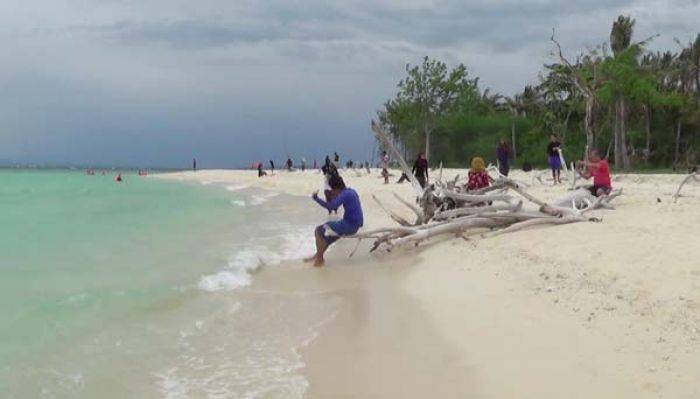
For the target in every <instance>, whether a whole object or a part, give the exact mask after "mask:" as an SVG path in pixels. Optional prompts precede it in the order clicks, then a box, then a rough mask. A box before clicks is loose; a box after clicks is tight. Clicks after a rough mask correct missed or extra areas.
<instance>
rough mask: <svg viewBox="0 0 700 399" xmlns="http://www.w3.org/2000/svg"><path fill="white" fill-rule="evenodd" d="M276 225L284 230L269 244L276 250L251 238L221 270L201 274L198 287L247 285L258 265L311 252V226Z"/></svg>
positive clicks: (298, 256)
mask: <svg viewBox="0 0 700 399" xmlns="http://www.w3.org/2000/svg"><path fill="white" fill-rule="evenodd" d="M279 227H280V228H281V229H284V230H283V232H282V233H281V234H280V235H279V236H278V237H276V239H275V240H273V241H277V244H278V245H272V246H273V247H276V248H278V249H277V250H274V249H273V248H271V247H268V246H267V245H258V244H254V243H253V241H250V242H248V243H246V244H245V245H243V247H242V248H241V249H240V250H238V251H236V252H235V253H234V254H233V256H232V257H231V259H230V260H229V262H228V264H227V266H226V267H225V268H224V269H223V270H220V271H218V272H217V273H214V274H209V275H206V276H202V277H201V279H200V280H199V284H198V286H199V288H200V289H202V290H204V291H210V292H211V291H221V290H233V289H236V288H240V287H247V286H249V285H250V284H251V282H252V274H253V273H255V272H256V271H257V270H258V269H259V268H260V267H262V266H266V265H276V264H280V263H281V262H284V261H288V260H295V259H301V258H302V257H304V256H305V255H308V254H310V253H312V252H313V251H314V240H313V239H312V238H313V237H312V236H311V232H312V231H313V226H286V225H284V224H281V225H279Z"/></svg>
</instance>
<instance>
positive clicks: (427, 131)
mask: <svg viewBox="0 0 700 399" xmlns="http://www.w3.org/2000/svg"><path fill="white" fill-rule="evenodd" d="M423 129H424V130H425V159H427V160H428V161H430V129H429V128H428V124H427V123H426V124H425V125H423Z"/></svg>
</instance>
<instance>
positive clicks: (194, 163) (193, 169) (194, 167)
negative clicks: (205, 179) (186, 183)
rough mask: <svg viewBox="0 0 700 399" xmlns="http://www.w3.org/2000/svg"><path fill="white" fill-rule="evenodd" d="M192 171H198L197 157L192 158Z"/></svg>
mask: <svg viewBox="0 0 700 399" xmlns="http://www.w3.org/2000/svg"><path fill="white" fill-rule="evenodd" d="M192 171H193V172H196V171H197V159H195V158H192Z"/></svg>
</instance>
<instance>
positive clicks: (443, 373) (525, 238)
mask: <svg viewBox="0 0 700 399" xmlns="http://www.w3.org/2000/svg"><path fill="white" fill-rule="evenodd" d="M456 173H461V174H463V175H464V174H465V173H466V171H464V170H462V171H456V170H450V171H445V177H451V176H453V175H454V174H456ZM395 174H398V173H397V172H395ZM164 177H167V178H173V179H182V180H194V181H218V182H232V183H235V184H250V185H255V186H258V187H262V188H266V189H271V190H279V191H285V192H288V193H291V194H299V195H308V194H309V193H310V192H311V191H313V190H316V189H318V188H320V187H321V176H320V175H319V174H317V173H315V172H308V171H307V172H306V173H300V172H293V173H287V172H278V173H277V174H276V175H275V176H268V177H265V178H261V179H258V178H257V176H256V175H255V172H252V171H250V172H248V171H245V172H242V171H200V172H197V173H191V172H182V173H177V174H170V175H167V176H164ZM344 177H345V178H346V180H347V182H348V184H349V185H350V186H352V187H354V188H356V189H357V190H358V192H360V194H361V197H362V199H363V206H364V208H365V213H366V220H367V225H366V228H374V227H378V226H385V225H391V224H392V223H393V222H391V221H390V220H389V219H388V218H387V217H386V216H385V215H384V214H383V213H382V211H381V210H380V209H378V207H377V206H376V205H375V204H374V203H373V202H372V201H371V199H370V195H371V194H372V193H374V194H376V195H378V196H379V197H381V198H382V199H386V202H387V203H390V204H396V202H395V200H393V199H392V198H391V191H395V192H397V193H400V194H401V195H402V196H404V197H405V198H407V199H408V198H411V192H410V187H409V186H408V185H395V184H391V185H388V186H385V185H383V184H381V179H380V178H378V174H377V172H376V171H374V172H373V175H372V176H367V175H365V174H362V175H360V176H358V175H356V173H355V172H344ZM515 177H516V178H520V179H522V180H526V181H529V180H530V178H529V177H528V176H525V175H524V174H522V173H516V174H515ZM681 179H682V176H679V175H622V176H615V177H614V178H613V180H614V181H613V184H614V185H615V186H616V187H623V188H624V190H625V195H624V196H623V197H620V198H618V199H617V200H616V201H615V205H616V207H617V209H616V210H615V211H599V212H597V215H598V216H601V217H602V219H603V222H602V223H578V224H573V225H564V226H556V227H546V228H538V229H535V230H529V231H522V232H518V233H513V234H508V235H503V236H498V237H493V238H485V239H484V238H481V237H471V238H470V239H469V240H468V241H465V240H462V239H448V240H440V241H438V242H435V243H432V244H429V245H425V246H422V247H420V248H418V249H409V250H405V251H401V252H402V253H399V254H396V253H393V254H390V255H387V254H380V255H367V254H366V251H363V249H364V248H361V249H360V252H358V254H357V255H356V258H354V259H353V260H352V261H349V260H347V259H346V258H345V255H346V254H347V251H348V245H338V247H337V248H335V250H334V252H333V253H332V254H331V256H330V258H329V264H330V267H329V268H327V269H326V270H324V271H323V273H324V275H326V276H330V278H333V276H334V275H336V280H339V279H340V280H343V281H347V280H352V284H345V285H343V284H341V285H339V288H338V291H343V292H346V293H347V295H346V298H347V301H346V302H347V303H348V305H347V306H346V307H345V308H344V309H345V310H344V312H345V313H343V312H341V314H340V315H339V316H338V317H337V320H336V321H335V322H334V323H331V324H330V325H329V326H326V327H325V332H326V333H325V334H322V336H321V337H320V338H319V339H318V340H317V342H315V343H314V344H312V345H311V347H310V348H309V349H308V350H307V351H306V353H305V357H306V358H307V363H308V370H309V371H308V374H309V376H310V381H311V388H310V391H309V396H310V397H329V396H330V395H332V396H340V397H372V396H373V397H394V396H397V395H401V396H408V397H411V396H413V397H424V396H425V395H426V394H427V393H431V392H432V393H434V394H436V396H439V397H464V396H465V395H468V396H469V397H484V398H564V397H566V398H579V397H580V398H591V397H599V398H644V397H650V398H654V397H668V398H697V397H700V342H699V340H700V239H699V238H700V187H698V186H697V185H694V186H693V185H689V186H687V187H686V188H685V189H684V193H685V194H686V197H683V198H681V199H680V200H679V201H678V203H675V204H674V203H673V202H672V200H671V198H670V196H671V194H672V193H673V192H674V190H675V188H676V187H677V185H678V183H679V182H680V180H681ZM392 180H395V177H394V178H393V179H392ZM565 192H566V188H565V187H562V186H557V187H551V186H549V185H541V184H536V185H534V186H533V187H532V189H531V193H533V194H534V195H536V196H538V197H541V198H544V199H548V198H554V197H557V196H559V195H562V194H564V193H565ZM659 201H660V202H659ZM310 206H312V205H310ZM397 206H398V205H397ZM404 214H405V215H406V216H410V213H409V212H404ZM341 244H342V243H341ZM349 264H352V265H354V267H353V268H352V271H350V269H351V268H349V267H343V266H347V265H349ZM402 264H406V265H405V267H403V266H401V265H402ZM334 266H335V268H334ZM377 270H379V272H378V271H377ZM313 272H314V271H309V273H313ZM348 273H354V275H357V274H360V275H361V276H362V278H357V276H356V278H354V279H353V278H351V279H348V277H347V275H348ZM387 273H388V275H389V276H390V278H386V276H387ZM378 281H381V282H382V283H381V284H380V283H378ZM336 282H337V281H336ZM368 298H371V301H369V300H368ZM357 304H360V305H361V306H358V305H357ZM393 310H395V312H393ZM357 312H359V314H361V315H362V317H357V315H356V313H357ZM377 315H384V316H381V317H378V316H377ZM425 323H428V325H429V327H424V326H425ZM407 329H408V330H410V331H413V333H410V334H409V333H404V332H405V331H406V330H407ZM358 331H360V332H358ZM387 335H390V336H387ZM384 348H385V349H384ZM431 348H434V349H431ZM383 351H384V352H383ZM334 362H335V363H334ZM420 365H428V366H429V367H421V366H420Z"/></svg>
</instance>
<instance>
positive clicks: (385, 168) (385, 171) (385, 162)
mask: <svg viewBox="0 0 700 399" xmlns="http://www.w3.org/2000/svg"><path fill="white" fill-rule="evenodd" d="M382 177H383V178H384V184H389V154H387V153H386V151H382Z"/></svg>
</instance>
